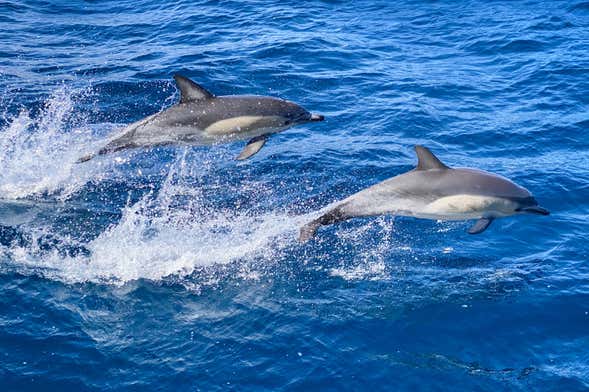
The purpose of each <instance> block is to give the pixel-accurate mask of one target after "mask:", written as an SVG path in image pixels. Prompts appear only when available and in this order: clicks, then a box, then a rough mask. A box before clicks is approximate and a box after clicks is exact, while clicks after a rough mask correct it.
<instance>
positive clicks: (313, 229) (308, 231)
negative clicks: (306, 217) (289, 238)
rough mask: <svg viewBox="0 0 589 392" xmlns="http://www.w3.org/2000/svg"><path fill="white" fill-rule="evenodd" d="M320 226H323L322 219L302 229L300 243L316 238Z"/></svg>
mask: <svg viewBox="0 0 589 392" xmlns="http://www.w3.org/2000/svg"><path fill="white" fill-rule="evenodd" d="M319 226H321V218H319V219H315V220H314V221H311V222H309V223H307V224H306V225H305V226H303V227H301V231H300V232H299V242H301V243H304V242H307V241H309V240H310V239H311V238H313V237H315V233H317V229H318V228H319Z"/></svg>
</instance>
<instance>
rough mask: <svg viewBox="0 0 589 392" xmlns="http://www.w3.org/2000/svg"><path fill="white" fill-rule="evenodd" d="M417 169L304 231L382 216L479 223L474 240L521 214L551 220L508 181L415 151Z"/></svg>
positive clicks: (333, 209) (303, 236)
mask: <svg viewBox="0 0 589 392" xmlns="http://www.w3.org/2000/svg"><path fill="white" fill-rule="evenodd" d="M415 151H416V153H417V159H418V163H417V167H416V168H415V169H413V170H411V171H408V172H406V173H403V174H400V175H398V176H395V177H392V178H390V179H388V180H385V181H383V182H381V183H378V184H376V185H373V186H371V187H369V188H366V189H364V190H362V191H360V192H358V193H356V194H353V195H352V196H350V197H348V198H347V199H344V200H342V201H340V202H336V203H334V204H332V205H331V206H328V207H327V212H326V213H324V214H323V215H322V216H320V217H319V218H317V219H315V220H313V221H311V222H309V223H307V224H306V225H305V226H303V227H302V228H301V230H300V235H299V241H300V242H306V241H308V240H309V239H311V238H312V237H313V236H314V235H315V233H316V231H317V229H318V228H319V226H322V225H330V224H333V223H337V222H341V221H344V220H347V219H350V218H355V217H367V216H376V215H382V214H390V215H399V216H412V217H416V218H423V219H435V220H467V219H477V221H476V223H475V224H474V225H473V226H472V227H471V228H470V229H469V230H468V233H470V234H478V233H482V232H483V231H485V230H486V229H487V228H488V227H489V225H490V224H491V222H493V220H494V219H495V218H501V217H505V216H511V215H518V214H539V215H548V214H549V212H548V210H546V209H545V208H542V207H540V206H539V205H538V202H537V201H536V199H535V198H534V197H533V196H532V194H531V193H530V192H529V191H528V190H527V189H525V188H523V187H521V186H519V185H517V184H515V183H513V182H511V181H510V180H508V179H507V178H504V177H501V176H498V175H496V174H492V173H489V172H486V171H482V170H478V169H471V168H451V167H448V166H446V165H445V164H443V163H442V162H441V161H440V160H439V159H438V158H437V157H436V156H435V155H434V154H432V152H431V151H430V150H428V149H427V148H425V147H422V146H415Z"/></svg>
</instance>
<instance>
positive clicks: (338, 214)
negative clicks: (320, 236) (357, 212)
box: [299, 204, 350, 242]
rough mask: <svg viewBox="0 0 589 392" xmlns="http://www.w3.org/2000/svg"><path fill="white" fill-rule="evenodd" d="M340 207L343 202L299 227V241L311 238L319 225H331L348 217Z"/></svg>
mask: <svg viewBox="0 0 589 392" xmlns="http://www.w3.org/2000/svg"><path fill="white" fill-rule="evenodd" d="M342 207H344V205H343V204H342V205H339V206H337V207H335V208H334V209H333V210H331V211H329V212H327V213H325V214H324V215H321V216H320V217H319V218H317V219H315V220H313V221H311V222H309V223H307V224H306V225H304V226H303V227H301V231H300V232H299V242H307V241H309V240H310V239H311V238H313V237H314V236H315V233H316V232H317V229H318V228H319V226H326V225H331V224H333V223H337V222H340V221H343V220H346V219H348V218H350V216H349V215H346V214H345V213H344V212H343V210H342V209H343V208H342Z"/></svg>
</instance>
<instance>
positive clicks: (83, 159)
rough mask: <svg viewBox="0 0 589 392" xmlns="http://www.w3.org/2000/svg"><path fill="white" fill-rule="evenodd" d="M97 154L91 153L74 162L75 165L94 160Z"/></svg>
mask: <svg viewBox="0 0 589 392" xmlns="http://www.w3.org/2000/svg"><path fill="white" fill-rule="evenodd" d="M96 155H97V154H96V153H91V154H88V155H84V156H83V157H82V158H80V159H78V160H77V161H76V163H84V162H88V161H89V160H90V159H92V158H94V157H95V156H96Z"/></svg>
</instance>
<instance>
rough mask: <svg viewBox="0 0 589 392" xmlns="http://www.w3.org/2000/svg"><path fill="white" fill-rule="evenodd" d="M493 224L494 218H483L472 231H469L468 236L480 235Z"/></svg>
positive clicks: (473, 226)
mask: <svg viewBox="0 0 589 392" xmlns="http://www.w3.org/2000/svg"><path fill="white" fill-rule="evenodd" d="M491 222H493V218H481V219H479V220H478V221H476V222H475V224H474V225H472V227H471V228H470V229H468V234H480V233H482V232H483V231H485V230H487V227H489V226H490V225H491Z"/></svg>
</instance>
